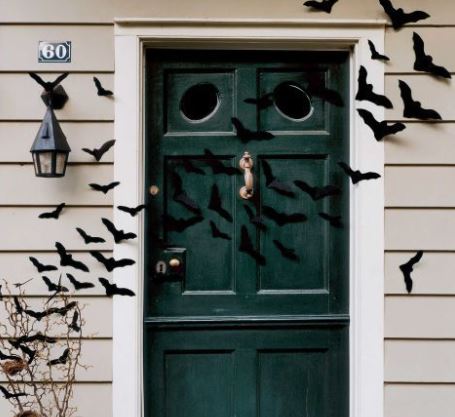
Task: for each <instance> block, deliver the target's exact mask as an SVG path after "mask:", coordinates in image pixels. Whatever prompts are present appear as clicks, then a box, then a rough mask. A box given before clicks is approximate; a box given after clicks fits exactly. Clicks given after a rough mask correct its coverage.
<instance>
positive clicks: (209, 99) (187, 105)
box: [180, 83, 220, 123]
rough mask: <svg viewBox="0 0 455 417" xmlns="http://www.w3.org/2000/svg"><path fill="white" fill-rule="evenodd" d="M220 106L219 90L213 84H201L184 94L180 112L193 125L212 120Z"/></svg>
mask: <svg viewBox="0 0 455 417" xmlns="http://www.w3.org/2000/svg"><path fill="white" fill-rule="evenodd" d="M219 106H220V98H219V91H218V89H217V88H216V87H215V86H214V85H213V84H211V83H199V84H196V85H193V86H191V87H190V88H188V90H186V91H185V92H184V93H183V96H182V99H181V100H180V111H181V112H182V115H183V117H185V119H187V120H189V121H190V122H193V123H201V122H205V121H206V120H208V119H210V117H212V116H213V115H214V114H215V113H216V111H217V110H218V107H219Z"/></svg>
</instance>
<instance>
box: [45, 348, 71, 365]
mask: <svg viewBox="0 0 455 417" xmlns="http://www.w3.org/2000/svg"><path fill="white" fill-rule="evenodd" d="M69 356H70V349H69V348H66V349H65V350H64V351H63V353H62V354H61V356H59V357H58V358H57V359H52V360H51V361H49V362H48V363H47V364H48V366H54V365H65V364H66V362H67V360H68V358H69Z"/></svg>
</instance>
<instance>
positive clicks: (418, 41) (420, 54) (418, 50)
mask: <svg viewBox="0 0 455 417" xmlns="http://www.w3.org/2000/svg"><path fill="white" fill-rule="evenodd" d="M412 40H413V43H414V52H415V56H416V62H417V61H420V60H422V59H424V58H425V57H426V55H425V44H424V42H423V39H422V38H421V37H420V36H419V35H418V34H417V33H416V32H414V33H413V35H412Z"/></svg>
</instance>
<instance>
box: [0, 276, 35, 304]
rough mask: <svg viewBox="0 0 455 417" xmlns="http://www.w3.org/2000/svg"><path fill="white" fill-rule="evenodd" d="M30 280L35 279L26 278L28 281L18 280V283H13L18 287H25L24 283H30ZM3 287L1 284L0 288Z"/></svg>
mask: <svg viewBox="0 0 455 417" xmlns="http://www.w3.org/2000/svg"><path fill="white" fill-rule="evenodd" d="M30 281H33V278H30V279H28V280H26V281H24V282H16V283H15V284H13V285H14V286H15V287H16V288H21V287H23V286H24V285H26V284H28V283H29V282H30ZM1 287H2V286H1V285H0V288H1ZM0 299H1V298H0Z"/></svg>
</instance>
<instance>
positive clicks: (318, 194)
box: [294, 180, 341, 201]
mask: <svg viewBox="0 0 455 417" xmlns="http://www.w3.org/2000/svg"><path fill="white" fill-rule="evenodd" d="M294 184H295V185H296V186H297V187H299V188H300V189H301V190H302V191H303V192H305V193H307V194H308V195H309V196H310V197H311V198H312V199H313V200H314V201H316V200H321V199H322V198H325V197H331V196H334V195H338V194H340V193H341V190H340V189H339V188H338V187H336V186H335V185H330V184H329V185H326V186H325V187H312V186H311V185H309V184H308V183H306V182H305V181H302V180H295V181H294Z"/></svg>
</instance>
